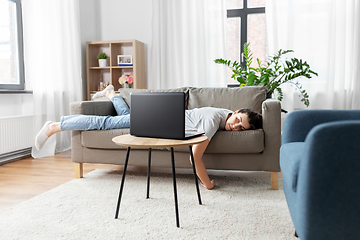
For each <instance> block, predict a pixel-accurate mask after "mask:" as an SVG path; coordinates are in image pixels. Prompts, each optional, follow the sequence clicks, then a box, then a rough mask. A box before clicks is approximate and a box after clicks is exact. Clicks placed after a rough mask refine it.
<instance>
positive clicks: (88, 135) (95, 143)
mask: <svg viewBox="0 0 360 240" xmlns="http://www.w3.org/2000/svg"><path fill="white" fill-rule="evenodd" d="M129 133H130V128H123V129H111V130H93V131H82V132H81V145H83V146H84V147H87V148H98V149H127V147H125V146H119V145H116V144H115V143H114V142H113V141H112V139H113V138H114V137H116V136H119V135H124V134H129ZM137 149H145V148H137ZM146 149H147V148H146ZM157 149H161V150H166V149H165V148H157Z"/></svg>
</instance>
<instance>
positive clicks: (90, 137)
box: [81, 128, 264, 153]
mask: <svg viewBox="0 0 360 240" xmlns="http://www.w3.org/2000/svg"><path fill="white" fill-rule="evenodd" d="M129 133H130V129H129V128H124V129H112V130H94V131H82V132H81V144H82V145H83V146H84V147H87V148H98V149H126V147H124V146H118V145H116V144H115V143H114V142H113V141H112V139H113V138H114V137H116V136H119V135H123V134H129ZM160 149H161V150H165V149H166V148H160ZM168 150H169V149H168ZM174 150H175V151H177V152H189V147H187V146H184V147H176V148H174ZM263 150H264V132H263V130H262V129H257V130H249V131H217V133H216V134H215V135H214V137H213V138H212V139H211V142H210V144H209V146H208V147H207V149H206V151H205V153H260V152H262V151H263Z"/></svg>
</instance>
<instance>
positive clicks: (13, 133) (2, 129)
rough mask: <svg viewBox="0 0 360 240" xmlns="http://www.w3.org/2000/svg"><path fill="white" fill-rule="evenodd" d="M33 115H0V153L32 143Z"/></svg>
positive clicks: (15, 149) (28, 145)
mask: <svg viewBox="0 0 360 240" xmlns="http://www.w3.org/2000/svg"><path fill="white" fill-rule="evenodd" d="M33 121H34V116H33V115H26V116H12V117H0V155H1V154H4V153H9V152H13V151H18V150H21V149H25V148H29V147H31V146H33V144H34V130H33Z"/></svg>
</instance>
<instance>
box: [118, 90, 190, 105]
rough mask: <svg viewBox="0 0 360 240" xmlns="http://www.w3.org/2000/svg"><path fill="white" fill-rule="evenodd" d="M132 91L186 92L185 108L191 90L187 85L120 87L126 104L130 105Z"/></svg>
mask: <svg viewBox="0 0 360 240" xmlns="http://www.w3.org/2000/svg"><path fill="white" fill-rule="evenodd" d="M132 92H184V93H185V109H187V103H188V99H189V90H188V88H187V87H182V88H173V89H135V88H123V89H120V96H121V97H122V98H123V99H124V100H125V102H126V104H127V105H128V106H129V107H130V93H132Z"/></svg>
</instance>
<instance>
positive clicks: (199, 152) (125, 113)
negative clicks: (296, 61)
mask: <svg viewBox="0 0 360 240" xmlns="http://www.w3.org/2000/svg"><path fill="white" fill-rule="evenodd" d="M103 96H105V97H107V98H109V99H110V101H111V102H112V104H113V105H114V108H115V110H116V113H117V116H95V115H94V116H93V115H71V116H63V117H62V118H61V120H60V122H51V121H48V122H46V123H45V124H44V126H43V127H42V129H41V130H40V132H39V133H38V134H37V135H36V138H35V147H36V148H37V149H38V150H40V149H41V148H42V147H43V146H44V144H45V142H46V141H47V139H48V138H49V137H50V136H51V135H53V134H55V133H58V132H60V131H67V130H109V129H119V128H129V127H130V109H129V107H128V105H127V104H126V103H125V101H124V100H123V98H122V97H121V96H117V95H116V93H115V91H114V87H113V86H112V85H109V86H108V87H106V88H105V89H104V90H103V91H100V92H97V93H96V94H95V95H94V97H93V98H99V97H103ZM261 127H262V116H261V115H260V114H258V113H257V112H255V111H253V110H251V109H248V108H243V109H240V110H237V111H235V112H233V111H231V110H228V109H224V108H213V107H202V108H195V109H192V110H185V128H186V129H197V130H198V131H201V132H204V133H205V136H206V137H207V138H208V139H207V140H206V141H204V142H202V143H199V144H196V145H194V146H193V155H194V161H195V167H196V172H197V175H198V177H199V178H200V180H201V185H203V186H204V187H205V188H207V189H212V188H214V180H212V181H210V178H209V176H208V174H207V171H206V168H205V165H204V162H203V160H202V156H203V154H204V152H205V149H206V148H207V146H208V145H209V142H210V140H211V138H212V137H213V136H214V134H215V133H216V131H217V130H219V129H221V130H226V131H245V130H249V129H251V130H253V129H257V128H261Z"/></svg>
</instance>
